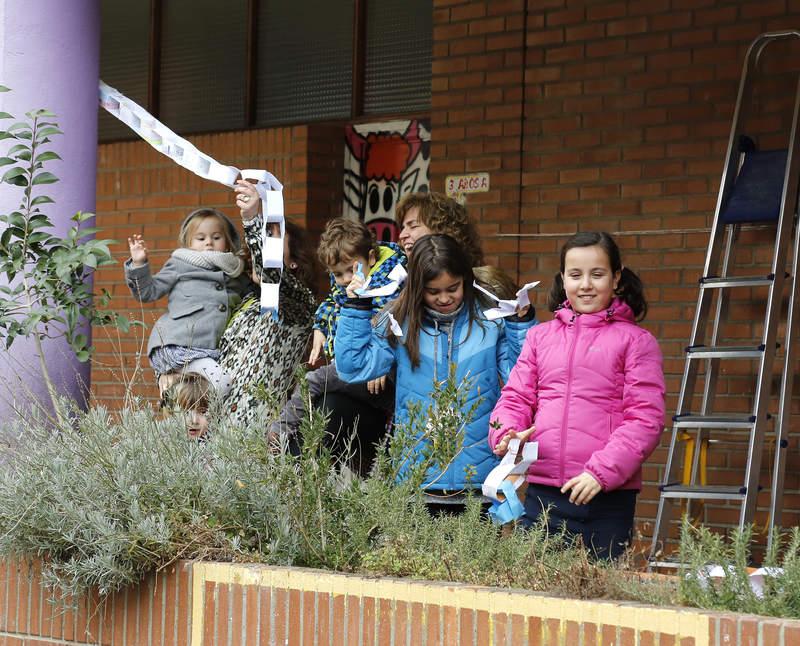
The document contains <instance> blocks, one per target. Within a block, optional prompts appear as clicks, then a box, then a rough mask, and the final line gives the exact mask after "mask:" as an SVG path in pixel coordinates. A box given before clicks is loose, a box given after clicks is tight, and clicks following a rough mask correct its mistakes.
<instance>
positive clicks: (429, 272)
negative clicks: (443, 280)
mask: <svg viewBox="0 0 800 646" xmlns="http://www.w3.org/2000/svg"><path fill="white" fill-rule="evenodd" d="M444 272H447V273H448V274H450V275H451V276H453V277H454V278H461V279H462V280H463V281H464V305H463V306H464V307H465V308H467V312H468V313H469V326H470V327H469V330H471V329H472V323H473V321H474V320H475V319H476V318H477V317H476V312H477V310H476V309H475V290H474V288H473V286H472V282H473V280H474V276H473V274H472V259H471V258H470V256H469V254H468V253H467V252H466V251H465V250H464V248H463V247H462V246H461V245H460V244H459V243H458V242H456V240H455V239H453V238H451V237H450V236H448V235H443V234H433V235H427V236H423V237H421V238H420V239H419V240H417V242H416V243H415V244H414V253H413V254H411V258H410V259H409V261H408V278H406V285H405V287H404V288H403V291H402V292H401V293H400V296H399V297H398V298H397V300H396V301H394V303H392V305H391V312H392V315H393V316H394V317H395V319H396V320H397V322H398V323H399V324H400V325H403V323H404V322H408V327H407V330H406V333H405V336H404V341H405V347H406V351H407V352H408V356H409V358H410V359H411V365H412V366H414V367H415V368H418V367H419V335H420V334H421V333H422V329H423V322H424V318H425V301H424V295H425V286H426V285H427V284H428V283H429V282H430V281H432V280H435V279H436V278H438V277H439V276H440V275H441V274H443V273H444ZM467 335H469V332H467ZM388 338H389V342H390V343H392V344H396V343H397V340H396V339H395V337H394V335H393V334H391V333H390V332H388Z"/></svg>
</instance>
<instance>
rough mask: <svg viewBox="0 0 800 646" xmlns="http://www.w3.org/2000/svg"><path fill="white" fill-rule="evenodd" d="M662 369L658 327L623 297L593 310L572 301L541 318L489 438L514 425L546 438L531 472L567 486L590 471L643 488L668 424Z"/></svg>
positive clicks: (610, 486)
mask: <svg viewBox="0 0 800 646" xmlns="http://www.w3.org/2000/svg"><path fill="white" fill-rule="evenodd" d="M664 391H665V387H664V371H663V368H662V363H661V350H660V349H659V347H658V342H657V341H656V340H655V338H654V337H653V335H652V334H650V333H649V332H648V331H647V330H645V329H644V328H641V327H639V326H638V325H636V323H635V322H634V316H633V312H632V311H631V308H630V307H628V305H627V303H625V302H623V301H621V300H619V299H615V300H614V301H613V302H612V303H611V306H610V307H609V308H608V309H607V310H605V311H603V312H597V313H594V314H580V315H576V314H575V313H574V312H573V310H572V309H571V308H570V307H569V305H568V304H566V305H565V307H563V308H562V309H560V310H557V311H556V313H555V318H554V319H553V320H552V321H549V322H547V323H543V324H540V325H536V326H534V327H533V328H531V330H530V331H529V332H528V334H527V338H526V339H525V346H524V347H523V349H522V353H521V354H520V356H519V359H518V360H517V364H516V366H515V367H514V369H513V370H512V371H511V375H510V377H509V379H508V383H507V384H506V385H505V387H504V388H503V391H502V393H501V395H500V399H499V401H498V402H497V405H496V406H495V408H494V412H493V413H492V417H491V419H492V422H493V424H492V425H491V430H490V431H489V445H490V446H491V447H492V448H494V446H495V445H496V444H497V443H498V442H499V441H500V439H501V438H502V437H503V436H504V435H505V434H506V433H507V432H508V431H510V430H525V429H527V428H530V426H531V424H534V425H535V426H536V431H535V432H534V434H533V436H532V437H531V439H532V440H535V441H537V442H539V459H538V460H537V461H536V462H534V463H533V464H532V465H531V468H530V470H529V471H528V481H529V482H536V483H538V484H543V485H548V486H553V487H561V486H562V485H563V484H564V483H565V482H566V481H567V480H569V479H570V478H572V477H574V476H576V475H578V474H580V473H582V472H583V471H589V472H590V473H591V474H592V475H593V476H594V477H595V478H597V480H598V482H599V483H600V484H601V485H602V487H603V490H604V491H613V490H614V489H641V485H642V472H641V467H642V463H643V462H644V461H645V460H646V459H647V458H648V456H649V455H650V454H651V453H652V452H653V449H655V447H656V446H657V445H658V441H659V438H660V436H661V431H662V430H663V425H664Z"/></svg>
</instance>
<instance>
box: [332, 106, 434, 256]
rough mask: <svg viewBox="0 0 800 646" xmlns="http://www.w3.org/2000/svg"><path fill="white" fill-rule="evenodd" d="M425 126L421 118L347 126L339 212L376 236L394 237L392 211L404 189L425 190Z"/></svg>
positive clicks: (427, 143)
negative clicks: (342, 203)
mask: <svg viewBox="0 0 800 646" xmlns="http://www.w3.org/2000/svg"><path fill="white" fill-rule="evenodd" d="M429 161H430V128H429V127H428V126H427V125H426V124H425V123H424V122H422V121H419V120H412V121H393V122H388V123H380V124H363V125H358V126H347V127H346V130H345V177H344V200H345V203H344V215H345V216H350V217H356V218H358V219H359V220H361V221H363V222H365V223H366V224H367V225H368V226H369V227H370V228H371V229H372V230H373V231H375V234H376V236H377V238H378V240H380V241H390V240H391V241H396V240H397V233H398V232H397V227H396V225H395V223H394V211H395V207H396V206H397V202H398V201H399V200H400V199H401V198H402V197H403V196H404V195H406V194H407V193H412V192H416V191H427V190H428V164H429Z"/></svg>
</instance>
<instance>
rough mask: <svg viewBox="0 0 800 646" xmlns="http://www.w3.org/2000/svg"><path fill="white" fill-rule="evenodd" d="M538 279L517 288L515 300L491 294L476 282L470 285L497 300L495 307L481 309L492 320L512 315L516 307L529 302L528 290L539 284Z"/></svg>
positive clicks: (526, 304) (523, 305) (524, 305)
mask: <svg viewBox="0 0 800 646" xmlns="http://www.w3.org/2000/svg"><path fill="white" fill-rule="evenodd" d="M539 282H540V281H538V280H536V281H534V282H532V283H526V284H525V285H523V286H522V287H520V289H519V290H517V299H516V300H513V301H512V300H503V299H502V298H499V297H497V296H495V295H494V294H492V292H490V291H489V290H488V289H484V288H483V287H481V286H480V285H478V283H477V282H473V283H472V285H473V287H475V289H477V290H478V291H479V292H483V293H484V294H486V295H487V296H488V297H489V298H491V299H492V300H493V301H496V302H497V307H493V308H491V309H488V310H484V311H483V315H484V316H485V317H486V318H487V319H489V320H490V321H493V320H495V319H499V318H505V317H507V316H512V315H513V314H514V313H516V311H517V308H521V307H526V306H528V305H530V304H531V299H530V297H529V296H528V290H529V289H533V288H534V287H536V286H537V285H538V284H539Z"/></svg>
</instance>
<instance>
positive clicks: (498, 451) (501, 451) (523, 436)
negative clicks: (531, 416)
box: [494, 426, 536, 457]
mask: <svg viewBox="0 0 800 646" xmlns="http://www.w3.org/2000/svg"><path fill="white" fill-rule="evenodd" d="M535 430H536V426H531V427H530V428H529V429H526V430H524V431H511V432H509V433H506V434H505V435H504V436H503V439H501V440H500V441H499V442H498V443H497V446H495V447H494V454H495V455H497V456H500V457H503V456H504V455H505V454H506V453H508V445H509V444H510V443H511V440H513V439H518V440H519V441H520V444H522V443H524V442H526V441H527V440H528V438H529V437H530V436H531V435H533V433H534V431H535Z"/></svg>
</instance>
